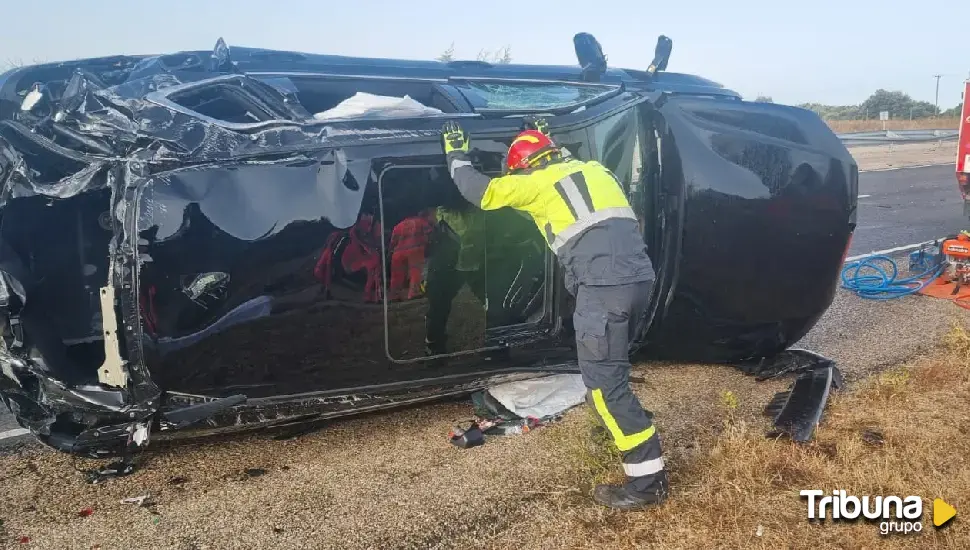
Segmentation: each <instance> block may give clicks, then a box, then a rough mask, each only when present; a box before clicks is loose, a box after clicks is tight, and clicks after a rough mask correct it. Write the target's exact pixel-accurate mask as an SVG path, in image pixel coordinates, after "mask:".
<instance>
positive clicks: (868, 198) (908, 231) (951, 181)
mask: <svg viewBox="0 0 970 550" xmlns="http://www.w3.org/2000/svg"><path fill="white" fill-rule="evenodd" d="M859 196H860V198H859V215H858V227H857V229H856V232H855V236H854V238H853V242H852V247H851V248H850V251H849V255H850V256H855V255H859V254H865V253H868V252H872V251H876V250H886V249H890V248H895V247H900V246H905V245H909V244H914V243H918V242H923V241H928V240H932V239H935V238H938V237H942V236H946V235H948V234H951V233H955V232H957V231H959V230H960V229H963V228H966V227H970V223H968V220H967V219H966V218H964V217H963V203H962V199H961V197H960V193H959V191H957V187H956V180H955V176H954V173H953V167H952V166H949V165H945V166H932V167H926V168H909V169H902V170H891V171H884V172H867V173H862V174H861V175H860V176H859ZM826 325H827V322H826V318H823V319H822V321H820V323H819V325H817V326H816V329H815V330H813V334H810V335H809V337H808V340H809V341H812V337H813V336H814V337H816V338H821V336H822V335H823V333H827V327H826ZM18 428H19V426H18V425H17V423H16V422H15V421H14V420H13V418H12V416H11V415H10V413H9V412H7V411H6V408H5V407H3V406H2V405H0V449H2V448H4V447H5V446H9V445H10V444H12V443H15V442H18V441H22V440H23V438H20V437H16V438H3V437H2V436H3V434H4V432H7V431H8V430H15V429H18Z"/></svg>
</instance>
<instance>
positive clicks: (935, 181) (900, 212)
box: [849, 165, 970, 256]
mask: <svg viewBox="0 0 970 550" xmlns="http://www.w3.org/2000/svg"><path fill="white" fill-rule="evenodd" d="M857 222H858V226H857V227H856V231H855V236H854V237H853V239H852V247H851V248H850V249H849V256H857V255H859V254H866V253H869V252H872V251H876V250H885V249H889V248H896V247H900V246H906V245H909V244H914V243H919V242H924V241H929V240H932V239H935V238H938V237H945V236H946V235H950V234H952V233H956V232H958V231H960V230H961V229H966V228H968V227H970V221H968V219H967V218H965V217H964V216H963V199H962V198H961V197H960V192H959V191H958V190H957V182H956V176H955V174H954V171H953V166H952V165H943V166H929V167H926V168H909V169H904V170H890V171H885V172H863V173H862V174H860V175H859V214H858V219H857Z"/></svg>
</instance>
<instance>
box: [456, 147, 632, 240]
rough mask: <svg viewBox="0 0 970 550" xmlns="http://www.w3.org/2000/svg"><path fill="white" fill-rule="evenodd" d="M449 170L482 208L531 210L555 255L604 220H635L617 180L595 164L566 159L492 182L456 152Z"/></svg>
mask: <svg viewBox="0 0 970 550" xmlns="http://www.w3.org/2000/svg"><path fill="white" fill-rule="evenodd" d="M448 167H449V171H450V172H451V178H452V179H453V180H454V182H455V184H456V185H457V186H458V189H459V190H460V191H461V193H462V195H464V196H465V198H466V199H468V200H469V201H470V202H472V203H473V204H477V205H478V206H479V207H480V208H482V209H483V210H497V209H499V208H503V207H506V206H509V207H512V208H515V209H517V210H523V211H525V212H528V213H529V215H531V216H532V219H533V221H535V224H536V225H537V226H538V227H539V230H540V231H541V232H542V234H543V235H544V236H545V238H546V241H547V242H548V243H549V247H550V248H552V250H553V252H558V251H559V249H560V248H561V247H562V246H563V245H564V244H566V243H567V242H569V240H570V239H572V238H573V237H576V236H577V235H579V234H581V233H582V232H583V231H584V230H586V229H588V228H589V227H591V226H593V225H595V224H597V223H599V222H602V221H604V220H607V219H610V218H628V219H631V220H636V219H637V218H636V214H635V213H634V212H633V209H632V208H631V207H630V203H629V201H627V198H626V194H625V193H624V191H623V188H622V186H621V185H620V182H619V181H618V180H617V179H616V176H614V175H613V173H612V172H610V171H609V170H608V169H607V168H606V167H605V166H603V165H602V164H600V163H598V162H596V161H585V162H584V161H580V160H568V161H565V162H560V163H556V164H551V165H548V166H544V167H542V168H539V169H536V170H531V171H528V172H525V173H521V174H510V175H506V176H501V177H498V178H490V177H488V176H486V175H485V174H482V173H480V172H478V171H477V170H475V169H474V168H473V167H472V165H471V161H470V160H469V159H468V157H467V155H465V154H464V153H461V152H457V151H456V152H451V153H449V154H448Z"/></svg>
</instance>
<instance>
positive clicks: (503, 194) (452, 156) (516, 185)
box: [441, 122, 535, 210]
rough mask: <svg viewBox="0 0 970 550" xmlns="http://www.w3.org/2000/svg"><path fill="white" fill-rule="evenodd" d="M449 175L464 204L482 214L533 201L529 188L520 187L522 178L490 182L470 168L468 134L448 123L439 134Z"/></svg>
mask: <svg viewBox="0 0 970 550" xmlns="http://www.w3.org/2000/svg"><path fill="white" fill-rule="evenodd" d="M441 138H442V142H443V145H444V149H445V155H447V159H448V172H449V173H450V174H451V179H452V180H453V181H454V182H455V185H456V186H458V190H459V191H460V192H461V194H462V196H463V197H465V200H467V201H468V202H470V203H472V204H474V205H475V206H477V207H479V208H481V209H482V210H497V209H499V208H503V207H505V206H511V207H512V208H521V207H523V206H525V205H527V204H529V203H530V202H531V201H532V200H533V199H534V198H535V197H534V196H533V195H534V194H535V190H534V189H533V186H531V185H521V183H522V182H520V181H519V180H520V179H522V178H523V177H524V176H519V175H508V176H502V177H498V178H491V177H489V176H487V175H485V174H483V173H481V172H479V171H478V170H476V169H475V167H473V166H472V163H471V160H470V159H469V157H468V134H467V133H465V131H464V130H463V129H462V128H461V126H459V125H458V124H457V123H456V122H447V123H446V124H445V126H444V128H443V129H442V133H441Z"/></svg>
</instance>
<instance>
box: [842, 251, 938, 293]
mask: <svg viewBox="0 0 970 550" xmlns="http://www.w3.org/2000/svg"><path fill="white" fill-rule="evenodd" d="M921 256H922V255H921ZM880 262H881V263H883V264H888V267H889V268H891V272H887V271H888V270H887V269H883V268H882V267H881V266H880V265H879V263H880ZM930 263H931V262H927V261H925V258H921V261H920V263H919V266H920V267H923V268H925V271H923V272H922V273H919V274H917V275H913V276H911V277H907V278H905V279H897V278H896V277H897V276H898V275H899V268H898V267H897V266H896V262H895V260H893V259H892V258H890V257H889V256H884V255H881V254H880V255H876V256H868V257H866V258H862V259H859V260H856V261H854V262H848V263H846V264H845V266H844V267H843V268H842V288H845V289H848V290H850V291H852V292H855V293H856V295H858V296H859V297H860V298H865V299H867V300H891V299H893V298H900V297H902V296H908V295H910V294H915V293H917V292H919V291H920V290H921V289H922V288H923V287H925V286H926V285H928V284H929V283H931V282H932V281H934V280H935V279H936V278H937V277H939V276H940V274H941V273H943V269H944V268H945V267H946V266H945V264H944V263H943V262H942V261H940V260H939V259H938V260H937V261H936V262H932V263H933V264H934V265H929V266H928V265H927V264H930ZM864 269H865V270H868V271H867V272H866V273H865V274H862V275H860V271H863V270H864Z"/></svg>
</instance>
